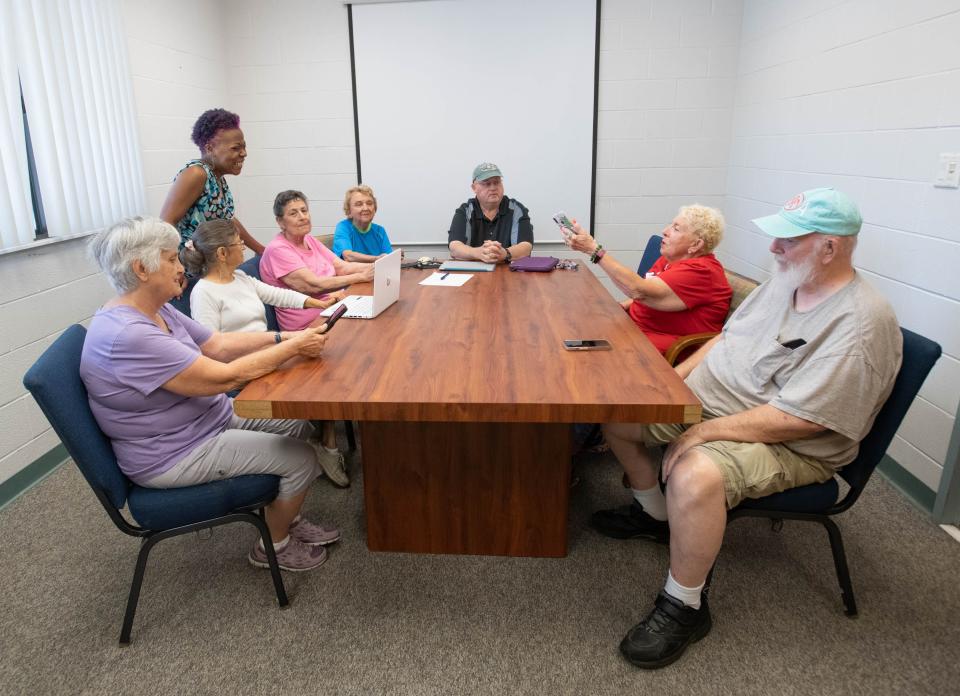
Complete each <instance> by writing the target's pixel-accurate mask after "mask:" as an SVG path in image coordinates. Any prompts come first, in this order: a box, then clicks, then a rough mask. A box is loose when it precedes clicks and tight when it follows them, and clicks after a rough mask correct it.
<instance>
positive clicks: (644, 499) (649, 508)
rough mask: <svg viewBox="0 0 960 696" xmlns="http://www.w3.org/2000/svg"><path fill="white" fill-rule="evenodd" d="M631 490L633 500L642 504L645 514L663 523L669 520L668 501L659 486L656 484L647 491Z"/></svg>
mask: <svg viewBox="0 0 960 696" xmlns="http://www.w3.org/2000/svg"><path fill="white" fill-rule="evenodd" d="M630 490H632V491H633V499H634V500H636V501H637V502H638V503H640V507H642V508H643V511H644V512H645V513H647V514H648V515H650V517H652V518H653V519H655V520H660V521H661V522H665V521H666V520H667V499H666V498H665V497H664V496H663V491H661V490H660V486H659V485H657V484H654V486H653V488H648V489H647V490H645V491H638V490H637V489H636V488H631V489H630Z"/></svg>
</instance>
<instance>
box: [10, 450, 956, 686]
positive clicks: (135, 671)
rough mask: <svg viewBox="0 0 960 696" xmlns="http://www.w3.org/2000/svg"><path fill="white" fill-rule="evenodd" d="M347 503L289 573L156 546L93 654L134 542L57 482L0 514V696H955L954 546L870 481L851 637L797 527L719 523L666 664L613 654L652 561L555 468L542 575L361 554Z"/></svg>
mask: <svg viewBox="0 0 960 696" xmlns="http://www.w3.org/2000/svg"><path fill="white" fill-rule="evenodd" d="M351 473H352V476H353V480H354V485H353V487H352V488H350V489H348V490H337V489H334V488H333V487H331V486H330V485H329V484H328V483H327V482H326V481H323V480H321V481H318V482H317V483H316V485H315V486H314V487H313V489H312V491H311V493H310V495H309V497H308V499H307V505H306V510H307V511H308V513H309V514H310V516H311V517H313V518H314V519H323V520H327V521H330V522H333V523H335V524H337V525H339V526H340V527H341V529H342V530H343V540H342V541H341V542H340V543H339V544H337V545H335V546H334V547H332V548H331V555H330V559H329V560H328V561H327V563H326V564H325V565H324V566H322V567H321V568H319V569H317V570H315V571H313V572H310V573H297V574H292V573H285V574H284V578H285V581H286V584H287V591H288V593H289V594H290V597H291V606H290V607H289V608H288V609H286V610H283V611H281V610H279V609H278V608H277V607H276V600H275V596H274V594H273V590H272V586H271V583H270V579H269V574H268V573H267V572H266V571H262V570H256V569H254V568H252V567H250V566H249V565H248V564H247V561H246V558H245V557H246V553H247V551H248V549H249V548H250V545H251V544H252V542H253V539H254V532H253V530H252V528H250V527H248V526H246V525H231V526H228V527H220V528H218V529H217V530H215V531H214V533H213V535H212V536H211V537H210V538H207V539H198V538H197V537H196V536H194V535H190V536H187V537H180V538H177V539H173V540H169V541H165V542H162V543H160V544H159V545H158V546H157V547H156V548H155V549H154V551H153V553H152V554H151V559H150V564H149V566H148V570H147V576H146V579H145V582H144V589H143V594H142V595H141V600H140V607H139V611H138V613H137V619H136V622H135V624H134V629H133V643H132V645H131V646H130V647H127V648H121V647H118V645H117V636H118V633H119V630H120V622H121V619H122V614H123V606H124V602H125V599H126V593H127V591H128V588H129V582H130V578H131V575H132V572H133V564H134V560H135V558H136V553H137V543H138V542H137V541H136V540H133V539H130V538H128V537H125V536H123V535H121V534H120V533H119V532H118V531H116V530H115V528H113V526H112V524H111V523H110V521H109V520H108V519H107V517H106V515H105V514H104V513H103V512H102V509H101V508H100V506H99V503H98V502H97V501H96V499H95V498H94V496H93V494H92V493H91V492H90V490H89V488H88V487H87V486H86V484H85V483H84V481H83V479H82V478H81V476H80V474H79V472H78V471H77V470H76V468H75V467H74V466H73V465H72V464H69V463H68V464H67V465H65V466H62V467H61V468H60V469H58V470H57V471H56V472H55V473H54V474H53V475H52V476H50V477H49V478H47V479H46V480H45V481H43V482H42V483H40V484H39V485H37V486H36V487H34V488H33V489H31V490H30V491H28V492H27V493H26V494H24V495H23V496H22V497H21V498H19V499H18V500H16V501H14V502H13V503H12V504H10V505H9V506H7V507H6V508H5V509H4V510H3V511H0V528H2V530H3V534H2V535H0V558H2V560H3V562H2V563H0V587H2V592H0V616H2V633H0V652H2V663H0V692H2V693H4V694H7V693H9V694H55V693H71V694H103V693H113V694H215V693H216V694H219V693H239V694H261V693H262V694H268V693H269V694H303V693H317V694H341V693H343V694H369V693H384V694H387V693H390V694H624V693H631V694H644V693H651V694H671V695H674V694H715V693H716V694H719V693H724V694H777V695H778V696H787V695H789V694H938V695H939V694H947V693H958V683H960V544H958V543H957V542H956V541H953V540H952V539H951V538H949V537H948V536H947V535H946V534H945V533H944V532H943V531H942V530H940V529H939V528H938V527H936V526H935V525H934V524H933V523H932V522H930V520H929V519H928V518H927V517H926V516H925V515H924V514H923V513H921V512H920V511H918V510H917V509H915V508H914V507H913V506H912V505H911V504H910V503H909V502H908V501H906V500H905V499H904V498H903V497H902V496H901V495H900V494H899V493H898V492H897V491H895V490H894V489H892V488H891V487H890V486H889V485H888V484H887V483H886V482H885V481H884V480H883V479H882V478H880V477H879V476H875V477H874V479H873V480H872V482H871V483H870V485H869V486H868V488H867V490H866V492H865V493H864V496H863V498H862V499H861V500H860V501H859V502H858V503H857V505H856V506H854V508H853V509H852V510H851V511H850V512H848V513H847V514H846V515H844V516H843V517H842V518H841V519H840V524H841V528H842V530H843V533H844V538H845V541H846V545H847V552H848V556H849V561H850V566H851V572H852V575H853V582H854V588H855V590H856V593H857V600H858V603H859V607H860V616H859V617H858V618H856V619H849V618H846V617H845V616H844V615H843V613H842V608H841V603H840V597H839V591H838V589H837V586H836V582H835V576H834V571H833V566H832V561H831V557H830V553H829V547H828V544H827V540H826V535H825V533H824V532H823V531H822V529H821V528H819V527H818V526H817V527H815V526H813V525H805V524H801V523H796V522H795V523H790V522H788V523H786V525H785V526H784V528H783V530H782V532H780V533H774V532H772V531H771V529H770V526H769V523H767V522H765V521H763V520H740V521H737V522H736V523H734V524H733V525H732V526H731V527H730V528H729V529H728V531H727V535H726V538H725V542H724V547H723V551H722V553H721V558H720V562H719V564H718V567H717V573H716V576H715V580H714V586H713V590H712V592H711V608H712V611H713V617H714V628H713V631H712V632H711V633H710V635H709V636H707V638H706V639H704V640H703V641H701V642H700V643H698V644H696V645H694V646H693V647H692V648H691V649H690V650H688V652H687V654H686V655H685V656H684V658H683V659H682V660H681V661H679V662H677V663H675V664H674V665H672V666H670V667H668V668H665V669H662V670H659V671H655V672H645V671H641V670H637V669H634V668H633V667H631V666H630V665H629V664H627V663H626V662H625V661H624V660H622V659H621V657H620V656H619V653H618V651H617V644H618V643H619V641H620V638H621V637H622V636H623V634H624V633H625V632H626V631H627V630H628V629H629V628H630V627H631V626H632V625H633V624H634V623H636V622H637V621H638V620H639V619H640V618H642V616H643V615H644V614H645V613H646V611H647V610H648V608H649V606H650V603H651V601H652V599H653V597H654V595H655V594H656V592H657V590H658V589H659V588H660V587H661V585H662V583H663V580H664V576H665V574H666V571H667V550H666V548H665V547H661V546H657V545H653V544H649V543H645V542H639V541H638V542H618V541H613V540H610V539H606V538H603V537H600V536H599V535H597V534H595V533H594V532H592V531H591V530H590V529H589V527H588V526H587V517H588V515H589V513H590V511H591V510H593V509H595V508H597V507H608V506H610V505H611V504H619V503H620V502H622V501H625V499H626V496H627V494H626V492H625V491H624V489H623V488H622V487H620V484H619V476H620V471H619V468H618V467H617V465H616V462H615V461H614V460H613V459H612V458H611V456H610V455H590V456H587V457H584V458H581V459H579V460H578V463H577V467H576V473H577V474H578V475H579V477H580V483H579V484H578V485H577V486H576V487H575V488H574V489H573V491H572V500H571V511H570V548H569V555H568V556H567V557H566V558H563V559H527V558H481V557H471V556H428V555H412V554H391V553H370V552H369V551H367V549H366V546H365V543H364V522H363V496H362V493H363V491H362V478H361V472H360V464H359V462H358V461H355V462H354V464H353V466H352V472H351Z"/></svg>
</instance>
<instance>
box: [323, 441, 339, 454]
mask: <svg viewBox="0 0 960 696" xmlns="http://www.w3.org/2000/svg"><path fill="white" fill-rule="evenodd" d="M320 446H321V447H323V449H325V450H327V452H329V453H330V454H340V450H339V449H337V448H336V447H333V448H330V447H327V446H326V445H324V444H322V443H321V445H320Z"/></svg>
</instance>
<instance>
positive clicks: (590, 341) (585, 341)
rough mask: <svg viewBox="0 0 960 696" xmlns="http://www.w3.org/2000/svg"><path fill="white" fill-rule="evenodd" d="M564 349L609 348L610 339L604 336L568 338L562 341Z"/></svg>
mask: <svg viewBox="0 0 960 696" xmlns="http://www.w3.org/2000/svg"><path fill="white" fill-rule="evenodd" d="M563 347H564V348H565V349H566V350H610V347H611V346H610V341H608V340H606V339H605V338H576V339H574V338H569V339H566V340H565V341H564V342H563Z"/></svg>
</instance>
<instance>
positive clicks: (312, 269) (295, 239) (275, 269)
mask: <svg viewBox="0 0 960 696" xmlns="http://www.w3.org/2000/svg"><path fill="white" fill-rule="evenodd" d="M273 214H274V215H275V216H276V218H277V224H278V225H279V226H280V233H279V234H277V236H276V237H274V238H273V239H272V240H271V241H270V243H269V244H267V248H266V249H265V250H264V252H263V259H262V260H261V261H260V278H261V279H262V280H263V282H264V283H267V284H269V285H275V286H276V287H278V288H290V289H292V290H296V291H297V292H302V293H303V294H304V295H310V296H311V297H315V298H317V299H323V298H324V297H326V295H327V294H328V293H331V292H333V291H334V290H337V289H339V288H342V287H344V286H346V285H350V284H351V283H367V282H370V281H372V280H373V264H372V263H360V262H348V261H342V260H341V259H339V258H337V257H336V256H335V255H334V253H333V252H332V251H330V250H329V249H327V247H325V246H324V245H323V244H321V243H320V242H318V241H317V240H316V239H314V238H313V236H311V234H310V231H311V229H312V225H311V223H310V207H309V205H308V204H307V198H306V196H304V195H303V193H301V192H300V191H281V192H280V193H278V194H277V197H276V199H275V200H274V202H273ZM321 311H322V310H320V309H312V308H300V309H285V308H280V307H277V322H278V323H279V324H280V328H281V329H283V330H284V331H296V330H300V329H303V328H306V327H307V326H309V325H310V323H311V322H312V321H314V320H316V318H317V317H318V316H319V315H320V312H321Z"/></svg>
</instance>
